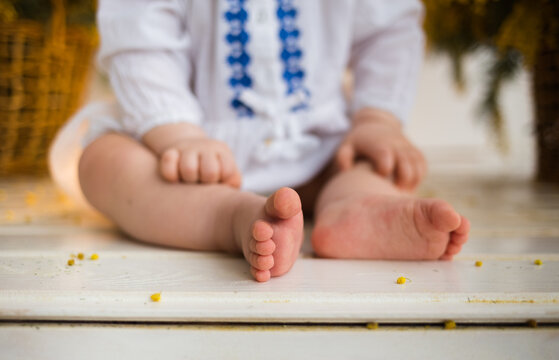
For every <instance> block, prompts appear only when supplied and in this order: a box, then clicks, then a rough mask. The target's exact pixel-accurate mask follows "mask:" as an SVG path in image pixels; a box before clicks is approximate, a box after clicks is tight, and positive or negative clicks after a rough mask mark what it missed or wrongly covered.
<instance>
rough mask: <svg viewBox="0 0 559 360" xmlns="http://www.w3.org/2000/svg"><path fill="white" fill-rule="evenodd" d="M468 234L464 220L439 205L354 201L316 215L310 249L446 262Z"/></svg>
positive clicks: (392, 199)
mask: <svg viewBox="0 0 559 360" xmlns="http://www.w3.org/2000/svg"><path fill="white" fill-rule="evenodd" d="M469 230H470V224H469V222H468V220H467V219H466V218H464V217H463V216H460V215H459V214H458V213H457V212H456V211H454V209H453V208H452V207H451V206H450V205H449V204H448V203H446V202H445V201H442V200H436V199H416V198H409V197H399V196H387V195H359V196H356V197H353V198H348V199H343V200H340V201H338V202H335V203H332V204H329V205H326V207H325V208H324V209H322V211H321V212H320V214H319V215H318V216H317V219H316V224H315V229H314V231H313V233H312V243H313V247H314V250H315V252H316V253H317V255H319V256H322V257H331V258H353V259H386V260H394V259H399V260H435V259H440V260H450V259H452V257H453V256H454V255H456V254H457V253H458V252H460V250H461V249H462V245H463V244H464V243H465V242H466V241H467V239H468V232H469Z"/></svg>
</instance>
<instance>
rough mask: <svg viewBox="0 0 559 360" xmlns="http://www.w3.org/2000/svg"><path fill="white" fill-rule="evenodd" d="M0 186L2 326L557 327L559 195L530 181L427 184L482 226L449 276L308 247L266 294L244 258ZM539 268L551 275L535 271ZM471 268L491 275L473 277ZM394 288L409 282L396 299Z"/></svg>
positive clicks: (448, 267) (27, 188)
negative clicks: (128, 233) (141, 234)
mask: <svg viewBox="0 0 559 360" xmlns="http://www.w3.org/2000/svg"><path fill="white" fill-rule="evenodd" d="M0 185H1V187H2V188H3V189H4V192H3V195H2V196H3V197H2V198H1V199H0V209H1V210H2V211H4V212H5V211H7V210H11V209H13V212H14V214H13V215H14V216H13V218H11V219H8V218H6V217H4V218H2V219H1V221H0V223H2V224H3V226H0V318H2V319H27V320H34V319H51V320H120V321H185V322H186V321H218V322H219V321H235V322H266V321H281V322H301V321H308V322H315V323H316V322H325V321H328V322H355V321H372V320H374V321H380V322H440V321H442V320H444V319H454V320H458V321H463V322H483V323H495V322H524V321H526V320H527V319H537V320H539V321H548V322H549V321H557V320H558V319H559V315H558V313H559V309H558V307H559V303H558V302H559V241H558V236H556V235H555V234H556V233H557V232H558V228H559V226H558V224H559V221H558V219H559V211H558V209H559V202H558V201H557V200H558V199H559V191H557V189H552V188H549V187H540V186H528V185H527V183H526V181H517V180H514V181H512V180H510V181H502V179H497V180H495V179H494V178H487V179H485V178H477V179H476V178H472V177H464V178H460V179H456V178H445V177H438V178H435V179H430V181H429V182H428V183H427V185H425V186H424V188H423V189H422V192H423V195H426V196H442V197H445V198H448V199H449V200H450V201H451V202H453V203H455V204H456V206H457V207H458V208H460V211H462V212H464V213H466V215H467V216H469V217H470V218H473V219H474V221H473V227H474V230H473V234H474V235H473V236H472V239H471V240H470V241H469V242H468V244H467V245H466V246H465V248H464V250H463V252H462V253H461V254H460V256H458V257H457V259H456V261H454V262H387V261H384V262H383V261H338V260H323V259H315V258H313V256H312V249H311V248H310V244H309V243H308V242H306V243H305V245H304V251H303V253H302V255H301V257H300V259H299V260H298V262H297V263H296V265H295V267H294V268H293V270H292V271H291V272H290V273H289V274H288V275H286V276H284V277H282V278H279V279H273V280H272V281H271V282H270V283H267V284H257V283H255V282H254V281H252V280H251V278H250V276H249V274H248V268H247V265H246V263H245V262H244V261H243V260H242V259H240V258H236V257H232V256H228V255H224V254H216V253H196V252H187V251H179V250H174V249H166V248H160V247H155V246H151V245H147V244H142V243H139V242H135V241H132V240H130V239H128V238H126V237H124V236H123V235H122V234H119V233H117V232H115V231H114V227H113V226H112V225H111V224H110V223H108V222H107V221H106V220H103V219H102V218H101V217H99V215H98V214H96V213H92V212H88V211H82V210H77V209H75V208H74V207H73V206H72V205H71V204H69V203H68V202H67V199H64V198H63V197H62V198H60V197H59V194H57V192H56V190H54V189H53V188H52V185H49V183H48V182H34V181H27V182H25V181H24V182H17V183H13V182H8V183H5V184H3V185H2V184H0ZM28 192H31V193H32V195H31V199H28V198H27V197H29V193H28ZM33 198H34V199H35V200H36V201H30V200H33ZM26 214H27V215H29V214H30V216H32V221H31V222H30V223H27V222H26V221H25V216H26ZM530 214H532V215H530ZM76 216H78V218H79V219H80V221H76ZM476 229H477V230H476ZM480 229H481V230H480ZM483 229H487V230H488V231H485V230H483ZM309 230H310V228H307V231H309ZM476 233H477V235H475V234H476ZM508 233H511V234H509V235H507V234H508ZM78 252H84V253H86V254H91V253H93V252H96V253H98V254H99V255H100V259H99V260H98V261H95V262H94V261H90V260H87V261H77V264H76V265H75V266H73V267H68V266H67V265H66V261H67V260H68V258H69V256H70V254H72V253H74V254H75V253H78ZM536 258H539V259H541V260H542V261H543V265H542V266H536V265H534V264H533V261H534V260H535V259H536ZM476 260H481V261H483V262H484V265H483V267H481V268H477V267H475V266H474V261H476ZM399 276H405V277H407V278H409V279H410V280H411V281H409V282H408V283H407V284H405V285H398V284H396V283H395V280H396V278H397V277H399ZM159 291H162V300H161V302H160V303H152V302H151V301H150V299H149V296H150V294H152V293H154V292H159Z"/></svg>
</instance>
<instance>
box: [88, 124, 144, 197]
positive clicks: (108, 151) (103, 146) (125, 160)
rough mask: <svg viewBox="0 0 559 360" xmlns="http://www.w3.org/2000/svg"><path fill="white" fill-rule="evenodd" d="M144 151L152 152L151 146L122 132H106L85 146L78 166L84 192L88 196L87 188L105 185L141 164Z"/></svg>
mask: <svg viewBox="0 0 559 360" xmlns="http://www.w3.org/2000/svg"><path fill="white" fill-rule="evenodd" d="M139 152H140V154H139ZM142 152H147V153H149V150H148V149H147V148H145V147H144V146H143V145H141V144H139V143H138V142H137V141H135V140H133V139H131V138H129V137H127V136H124V135H120V134H112V133H111V134H106V135H103V136H101V137H99V138H98V139H96V140H95V141H93V142H92V143H91V144H89V145H88V146H87V147H86V148H85V149H84V151H83V153H82V155H81V157H80V162H79V166H78V177H79V182H80V186H81V187H82V191H83V192H84V194H85V195H86V196H87V194H88V192H89V191H88V190H91V189H95V188H98V187H101V188H102V187H104V185H105V183H106V182H111V181H113V180H115V179H117V178H118V177H119V176H120V175H122V174H123V173H125V172H126V169H127V168H130V167H135V166H140V163H141V162H143V161H142V157H143V156H141V155H142V154H141V153H142ZM139 155H140V156H139ZM148 158H149V156H148ZM144 166H145V164H144Z"/></svg>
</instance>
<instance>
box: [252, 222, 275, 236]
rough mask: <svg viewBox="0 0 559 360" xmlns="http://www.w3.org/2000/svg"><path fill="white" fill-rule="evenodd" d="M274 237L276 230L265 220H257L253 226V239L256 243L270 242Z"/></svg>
mask: <svg viewBox="0 0 559 360" xmlns="http://www.w3.org/2000/svg"><path fill="white" fill-rule="evenodd" d="M272 235H274V229H272V226H271V225H270V224H268V223H267V222H266V221H264V220H257V221H256V222H255V223H254V225H252V237H253V238H254V239H255V240H256V241H266V240H270V239H271V238H272Z"/></svg>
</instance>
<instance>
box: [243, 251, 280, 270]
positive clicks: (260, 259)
mask: <svg viewBox="0 0 559 360" xmlns="http://www.w3.org/2000/svg"><path fill="white" fill-rule="evenodd" d="M248 262H249V264H250V265H252V266H253V267H255V268H256V269H258V270H270V269H271V268H272V267H273V266H274V257H273V256H272V255H259V254H256V253H250V255H249V259H248Z"/></svg>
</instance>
